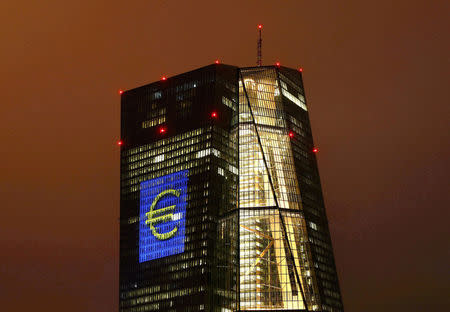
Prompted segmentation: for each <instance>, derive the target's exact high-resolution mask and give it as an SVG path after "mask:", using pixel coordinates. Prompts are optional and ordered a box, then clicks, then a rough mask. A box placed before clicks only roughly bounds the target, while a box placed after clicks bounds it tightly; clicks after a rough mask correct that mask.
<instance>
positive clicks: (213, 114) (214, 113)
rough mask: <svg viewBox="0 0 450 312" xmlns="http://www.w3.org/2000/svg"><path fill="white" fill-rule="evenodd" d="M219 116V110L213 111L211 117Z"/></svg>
mask: <svg viewBox="0 0 450 312" xmlns="http://www.w3.org/2000/svg"><path fill="white" fill-rule="evenodd" d="M217 117H219V115H218V114H217V112H215V111H214V112H211V118H217Z"/></svg>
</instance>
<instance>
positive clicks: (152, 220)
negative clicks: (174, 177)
mask: <svg viewBox="0 0 450 312" xmlns="http://www.w3.org/2000/svg"><path fill="white" fill-rule="evenodd" d="M165 195H174V196H176V197H180V191H177V190H173V189H170V190H165V191H163V192H161V193H159V194H158V196H156V197H155V199H154V200H153V203H152V205H151V206H150V211H149V212H147V213H146V214H145V215H146V216H147V220H146V221H145V224H146V225H148V226H149V227H150V229H151V230H152V234H153V235H154V236H155V237H156V238H157V239H159V240H166V239H169V238H171V237H173V236H174V235H175V234H176V233H177V231H178V227H177V226H175V228H173V229H172V231H170V232H167V233H162V234H161V233H158V231H157V230H156V228H155V224H158V223H162V222H168V221H171V220H172V217H173V213H169V214H164V213H165V212H168V211H172V210H174V209H175V205H172V206H168V207H165V208H161V209H158V210H154V209H155V207H156V204H158V202H159V200H160V199H161V198H162V197H163V196H165ZM160 214H163V215H160ZM157 215H159V216H157Z"/></svg>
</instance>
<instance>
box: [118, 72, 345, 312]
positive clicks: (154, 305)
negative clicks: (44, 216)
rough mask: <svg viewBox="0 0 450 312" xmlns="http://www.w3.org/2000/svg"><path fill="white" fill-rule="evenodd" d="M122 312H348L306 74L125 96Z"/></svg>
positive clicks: (207, 76)
mask: <svg viewBox="0 0 450 312" xmlns="http://www.w3.org/2000/svg"><path fill="white" fill-rule="evenodd" d="M121 105H122V106H121V107H122V108H121V109H122V119H121V142H122V146H121V147H122V149H121V204H120V311H123V312H125V311H127V312H128V311H129V312H138V311H221V312H222V311H255V310H257V311H286V310H290V311H343V306H342V300H341V295H340V291H339V285H338V278H337V274H336V268H335V264H334V257H333V251H332V246H331V239H330V233H329V229H328V223H327V217H326V214H325V208H324V203H323V196H322V191H321V186H320V179H319V174H318V169H317V162H316V157H315V152H316V150H315V148H314V144H313V139H312V134H311V127H310V122H309V117H308V112H307V104H306V100H305V94H304V89H303V83H302V77H301V72H300V71H298V70H293V69H289V68H286V67H281V66H261V67H251V68H238V67H235V66H229V65H222V64H213V65H210V66H206V67H203V68H200V69H197V70H194V71H191V72H188V73H184V74H181V75H178V76H175V77H170V78H167V79H165V78H163V79H162V80H161V81H158V82H155V83H152V84H149V85H146V86H143V87H139V88H136V89H132V90H129V91H126V92H124V93H123V94H122V103H121Z"/></svg>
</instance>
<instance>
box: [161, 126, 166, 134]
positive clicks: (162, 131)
mask: <svg viewBox="0 0 450 312" xmlns="http://www.w3.org/2000/svg"><path fill="white" fill-rule="evenodd" d="M166 131H167V129H166V127H161V128H159V133H161V134H164V133H166Z"/></svg>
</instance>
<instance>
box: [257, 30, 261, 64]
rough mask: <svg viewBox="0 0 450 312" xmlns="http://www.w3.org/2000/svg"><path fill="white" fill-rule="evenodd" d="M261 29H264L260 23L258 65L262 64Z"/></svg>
mask: <svg viewBox="0 0 450 312" xmlns="http://www.w3.org/2000/svg"><path fill="white" fill-rule="evenodd" d="M261 30H262V25H261V24H259V25H258V32H259V37H258V53H257V59H256V65H258V66H262V51H261V50H262V36H261Z"/></svg>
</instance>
